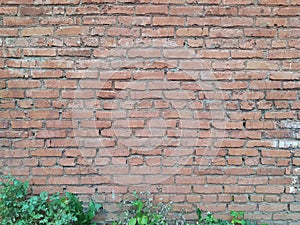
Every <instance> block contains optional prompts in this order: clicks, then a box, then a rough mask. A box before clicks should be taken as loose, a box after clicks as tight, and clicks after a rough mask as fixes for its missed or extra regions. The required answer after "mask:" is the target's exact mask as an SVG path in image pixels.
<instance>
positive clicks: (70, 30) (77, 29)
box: [56, 26, 89, 36]
mask: <svg viewBox="0 0 300 225" xmlns="http://www.w3.org/2000/svg"><path fill="white" fill-rule="evenodd" d="M88 32H89V29H88V27H81V26H65V27H59V28H58V29H57V30H56V35H59V36H76V35H87V34H88Z"/></svg>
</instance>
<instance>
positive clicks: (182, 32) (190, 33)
mask: <svg viewBox="0 0 300 225" xmlns="http://www.w3.org/2000/svg"><path fill="white" fill-rule="evenodd" d="M176 35H177V36H179V37H201V36H207V35H208V31H207V30H206V29H203V28H179V29H177V30H176Z"/></svg>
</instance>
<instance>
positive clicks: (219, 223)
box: [184, 208, 268, 225]
mask: <svg viewBox="0 0 300 225" xmlns="http://www.w3.org/2000/svg"><path fill="white" fill-rule="evenodd" d="M230 214H231V216H232V219H231V222H229V221H226V220H221V219H217V218H216V217H214V215H213V214H212V213H210V212H208V213H207V214H206V215H205V216H203V215H202V211H201V210H200V209H199V208H197V215H198V218H197V222H196V224H197V225H230V224H232V225H257V223H256V222H251V221H249V220H245V219H244V215H245V212H236V211H231V212H230ZM184 224H185V225H193V224H189V223H184ZM262 225H268V224H266V223H264V224H262Z"/></svg>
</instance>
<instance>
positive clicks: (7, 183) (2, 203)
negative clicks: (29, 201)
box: [0, 176, 29, 224]
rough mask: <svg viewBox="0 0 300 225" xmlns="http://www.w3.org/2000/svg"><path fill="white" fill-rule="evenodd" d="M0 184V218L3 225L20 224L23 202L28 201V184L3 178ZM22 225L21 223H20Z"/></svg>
mask: <svg viewBox="0 0 300 225" xmlns="http://www.w3.org/2000/svg"><path fill="white" fill-rule="evenodd" d="M2 178H3V179H4V181H3V182H0V186H1V189H0V218H2V219H1V224H18V222H17V221H19V220H20V218H21V217H22V207H23V202H24V201H25V200H26V196H27V190H28V186H29V185H28V182H24V183H23V182H21V181H18V180H17V179H15V178H13V177H9V176H7V177H2ZM19 224H21V223H19Z"/></svg>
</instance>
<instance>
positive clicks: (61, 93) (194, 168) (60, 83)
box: [0, 0, 300, 224]
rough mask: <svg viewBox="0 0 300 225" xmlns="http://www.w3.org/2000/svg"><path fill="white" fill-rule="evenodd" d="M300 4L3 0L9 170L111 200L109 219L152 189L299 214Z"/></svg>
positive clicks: (256, 212) (252, 212)
mask: <svg viewBox="0 0 300 225" xmlns="http://www.w3.org/2000/svg"><path fill="white" fill-rule="evenodd" d="M299 15H300V1H299V0H118V1H116V0H1V2H0V23H1V28H0V46H1V50H0V57H1V58H0V88H1V90H0V97H1V102H0V104H1V111H0V115H1V117H0V145H1V150H0V156H1V158H0V165H1V172H2V173H4V174H8V173H10V174H12V175H15V176H18V177H22V178H24V179H30V181H31V183H32V185H33V187H32V191H33V193H39V192H40V191H41V190H48V191H50V192H55V191H59V192H63V191H71V192H75V193H78V194H80V195H81V197H82V198H83V199H90V198H91V197H92V198H93V199H94V200H96V201H99V202H104V209H105V213H106V214H107V215H105V217H106V218H107V220H111V219H113V218H115V214H114V213H113V212H115V203H116V202H118V201H120V199H121V197H122V196H123V195H124V194H126V193H128V192H131V191H132V190H138V191H139V190H150V191H151V192H152V193H155V197H156V198H163V199H166V200H172V201H173V202H174V206H175V209H181V208H182V207H184V208H185V209H186V210H187V211H188V212H192V211H194V208H195V207H196V206H198V207H200V208H201V209H203V210H205V211H213V212H216V213H217V214H219V215H220V216H221V217H222V215H223V217H224V214H225V213H226V211H229V210H244V211H246V212H247V218H251V219H259V220H264V221H266V222H269V224H298V223H299V221H300V213H299V212H300V204H299V203H298V202H297V201H299V194H298V193H299V190H298V188H299V180H298V176H299V175H300V168H299V165H300V152H299V150H298V149H299V146H300V141H299V129H300V122H299V120H298V119H299V117H300V114H299V108H300V101H299V87H300V84H299V79H300V73H299V69H300V62H299V56H300V51H299V48H300V39H299V38H300V20H299ZM101 219H102V218H101V216H100V218H99V221H100V220H101ZM272 221H278V222H272ZM297 221H298V222H297Z"/></svg>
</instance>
